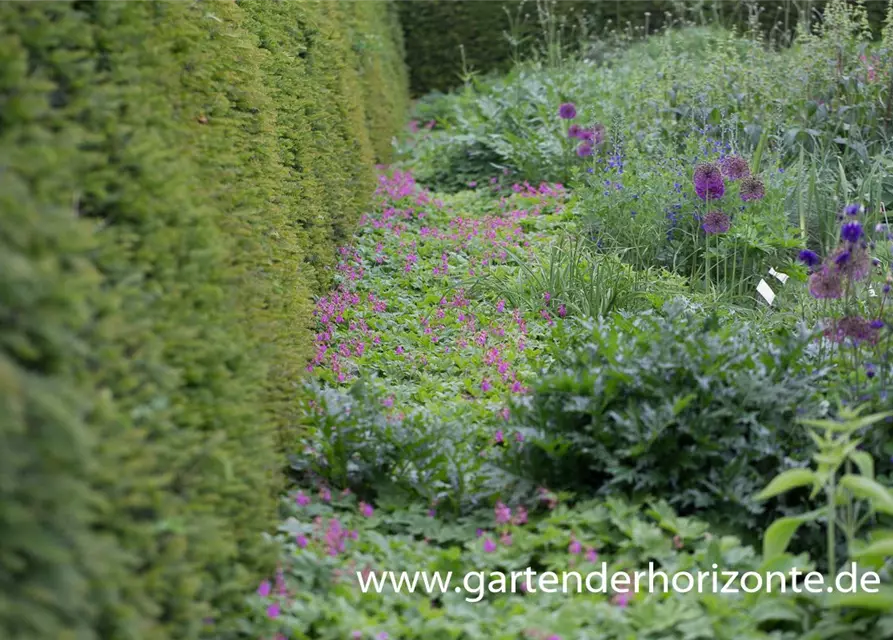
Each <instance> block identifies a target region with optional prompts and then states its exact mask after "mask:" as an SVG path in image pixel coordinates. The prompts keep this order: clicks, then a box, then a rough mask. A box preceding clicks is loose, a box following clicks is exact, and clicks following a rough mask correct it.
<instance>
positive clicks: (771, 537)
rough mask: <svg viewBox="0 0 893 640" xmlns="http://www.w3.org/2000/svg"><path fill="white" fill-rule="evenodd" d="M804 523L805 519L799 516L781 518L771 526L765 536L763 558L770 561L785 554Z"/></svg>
mask: <svg viewBox="0 0 893 640" xmlns="http://www.w3.org/2000/svg"><path fill="white" fill-rule="evenodd" d="M803 522H804V520H803V517H802V516H799V517H788V518H779V519H778V520H776V521H775V522H773V523H772V524H771V525H769V528H768V529H766V533H765V535H764V536H763V557H764V558H765V559H766V560H770V559H772V558H776V557H778V556H780V555H781V554H783V553H784V552H785V550H786V549H787V548H788V544H789V543H790V542H791V538H793V537H794V534H795V533H797V529H799V528H800V525H801V524H803Z"/></svg>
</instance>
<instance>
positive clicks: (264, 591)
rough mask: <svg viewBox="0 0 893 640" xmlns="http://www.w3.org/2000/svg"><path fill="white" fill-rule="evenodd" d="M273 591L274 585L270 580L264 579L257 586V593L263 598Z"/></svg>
mask: <svg viewBox="0 0 893 640" xmlns="http://www.w3.org/2000/svg"><path fill="white" fill-rule="evenodd" d="M272 591H273V585H272V584H270V581H269V580H264V581H263V582H261V583H260V584H259V585H258V587H257V595H259V596H260V597H261V598H266V597H267V596H268V595H270V593H271V592H272Z"/></svg>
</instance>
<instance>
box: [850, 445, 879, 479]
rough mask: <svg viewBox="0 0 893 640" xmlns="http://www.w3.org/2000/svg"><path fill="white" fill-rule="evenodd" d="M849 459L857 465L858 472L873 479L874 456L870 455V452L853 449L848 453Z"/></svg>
mask: <svg viewBox="0 0 893 640" xmlns="http://www.w3.org/2000/svg"><path fill="white" fill-rule="evenodd" d="M850 460H852V461H853V462H854V463H855V464H856V466H857V467H859V473H861V474H862V475H863V476H865V477H866V478H871V479H872V480H874V458H872V457H871V454H870V453H868V452H866V451H853V452H852V453H850Z"/></svg>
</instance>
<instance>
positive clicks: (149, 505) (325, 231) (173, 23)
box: [0, 1, 407, 640]
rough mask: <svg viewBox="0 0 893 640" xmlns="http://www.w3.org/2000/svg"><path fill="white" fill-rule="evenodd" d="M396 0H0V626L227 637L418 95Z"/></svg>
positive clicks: (22, 633)
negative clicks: (351, 262)
mask: <svg viewBox="0 0 893 640" xmlns="http://www.w3.org/2000/svg"><path fill="white" fill-rule="evenodd" d="M399 38H400V33H399V30H398V28H397V22H396V12H395V9H394V8H393V7H392V6H391V5H389V4H388V3H385V2H362V3H357V2H347V1H345V2H324V3H310V2H300V3H299V2H282V3H273V2H238V3H231V2H189V3H163V2H139V3H131V2H102V3H95V4H94V3H83V2H77V3H25V2H7V3H3V4H0V636H2V637H3V638H8V639H9V640H19V639H21V640H24V639H26V638H27V639H28V640H35V639H43V638H47V639H49V638H52V639H53V640H56V639H68V638H71V639H78V640H80V639H82V638H84V639H87V638H116V639H125V638H134V639H136V638H139V639H155V638H177V639H181V638H198V637H213V638H222V637H227V635H228V634H229V633H230V632H231V630H232V629H233V628H234V619H235V618H236V617H238V615H239V614H240V612H241V608H242V606H243V600H244V594H245V593H246V591H249V590H250V589H252V588H253V586H254V585H256V583H257V579H258V576H260V575H266V574H268V573H269V572H270V571H271V570H272V568H273V566H274V565H273V563H274V562H275V553H274V552H273V550H272V549H270V548H268V547H267V546H266V544H265V543H264V542H263V539H262V535H261V534H262V532H264V531H267V530H270V529H271V528H272V527H273V526H274V522H275V511H276V495H277V491H278V489H279V487H280V482H279V469H280V467H281V465H280V458H279V450H280V446H279V442H277V439H287V438H289V432H290V431H291V430H293V429H295V428H296V416H295V415H294V414H293V413H292V410H291V406H292V405H293V404H295V403H294V402H293V395H294V393H295V388H294V384H295V383H296V378H297V376H298V374H299V372H300V371H301V370H302V368H303V366H304V364H305V363H306V358H307V355H308V353H309V348H308V347H309V344H310V335H309V329H308V326H309V321H310V295H311V294H312V292H314V291H320V290H323V289H324V288H327V287H328V284H329V283H328V280H329V277H330V272H329V268H330V267H331V266H332V265H333V263H334V260H335V254H336V246H337V245H338V243H339V242H341V241H342V240H344V239H345V238H346V237H347V236H348V234H349V233H350V231H351V228H352V226H353V224H354V221H355V220H356V218H357V217H358V214H359V211H360V208H361V207H362V206H363V205H364V204H365V202H366V199H367V197H368V196H369V195H370V193H371V191H372V189H373V186H374V162H375V161H376V160H378V161H380V162H381V161H386V160H387V155H388V152H389V149H390V139H391V137H392V136H393V135H394V133H395V132H396V129H397V127H398V125H400V123H401V121H402V118H403V115H404V113H405V107H406V103H407V95H406V75H405V72H404V70H403V68H402V57H403V52H402V43H401V42H400V40H399Z"/></svg>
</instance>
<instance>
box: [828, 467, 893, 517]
mask: <svg viewBox="0 0 893 640" xmlns="http://www.w3.org/2000/svg"><path fill="white" fill-rule="evenodd" d="M840 486H842V487H845V488H847V489H849V490H850V491H852V492H853V495H855V496H856V497H857V498H862V499H864V500H868V501H869V502H871V506H873V507H874V508H875V509H876V510H877V511H880V512H881V513H888V514H891V515H893V493H891V492H890V490H889V489H887V488H886V487H884V486H883V485H881V484H879V483H877V482H875V481H874V480H872V479H871V478H865V477H863V476H856V475H852V474H848V475H845V476H843V477H842V478H841V479H840Z"/></svg>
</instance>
